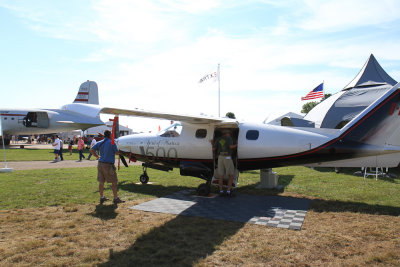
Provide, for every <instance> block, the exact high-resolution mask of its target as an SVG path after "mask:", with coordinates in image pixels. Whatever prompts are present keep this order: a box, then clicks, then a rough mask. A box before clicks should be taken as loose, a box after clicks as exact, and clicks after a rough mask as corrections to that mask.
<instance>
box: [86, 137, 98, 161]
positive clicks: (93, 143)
mask: <svg viewBox="0 0 400 267" xmlns="http://www.w3.org/2000/svg"><path fill="white" fill-rule="evenodd" d="M96 143H97V141H96V139H95V138H94V137H92V142H91V143H90V148H92V147H93V146H94V145H95V144H96ZM91 157H92V153H91V152H89V156H88V158H87V160H90V158H91Z"/></svg>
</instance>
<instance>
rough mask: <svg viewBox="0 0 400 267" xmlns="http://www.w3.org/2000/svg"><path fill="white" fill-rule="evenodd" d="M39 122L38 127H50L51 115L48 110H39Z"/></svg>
mask: <svg viewBox="0 0 400 267" xmlns="http://www.w3.org/2000/svg"><path fill="white" fill-rule="evenodd" d="M37 123H38V124H37V127H38V128H48V127H49V117H48V115H47V113H46V112H37Z"/></svg>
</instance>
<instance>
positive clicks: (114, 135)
mask: <svg viewBox="0 0 400 267" xmlns="http://www.w3.org/2000/svg"><path fill="white" fill-rule="evenodd" d="M110 121H112V122H113V125H112V134H111V144H115V138H118V137H119V117H118V115H117V116H114V119H110ZM118 156H119V159H118V170H119V166H120V160H121V161H122V163H123V164H124V166H125V167H128V163H126V160H125V157H124V156H122V155H120V154H119V155H118Z"/></svg>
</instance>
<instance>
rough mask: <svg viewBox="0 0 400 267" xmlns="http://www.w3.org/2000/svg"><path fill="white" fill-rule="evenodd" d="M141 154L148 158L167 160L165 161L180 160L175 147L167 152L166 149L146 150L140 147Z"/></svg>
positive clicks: (154, 148)
mask: <svg viewBox="0 0 400 267" xmlns="http://www.w3.org/2000/svg"><path fill="white" fill-rule="evenodd" d="M140 152H141V154H142V155H143V156H145V157H147V158H149V159H150V158H152V159H153V160H155V159H165V160H178V151H177V150H176V148H174V147H170V148H168V149H167V150H166V149H165V148H164V147H157V148H156V147H154V146H147V147H146V149H145V148H144V147H143V146H140Z"/></svg>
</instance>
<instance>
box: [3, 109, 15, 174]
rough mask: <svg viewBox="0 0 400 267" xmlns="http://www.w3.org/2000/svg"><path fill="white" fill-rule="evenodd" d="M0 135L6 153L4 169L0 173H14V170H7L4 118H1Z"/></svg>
mask: <svg viewBox="0 0 400 267" xmlns="http://www.w3.org/2000/svg"><path fill="white" fill-rule="evenodd" d="M0 134H1V141H2V143H3V151H4V163H5V166H4V168H2V169H0V172H12V171H13V170H14V169H13V168H7V158H6V145H5V144H4V136H3V117H2V116H0Z"/></svg>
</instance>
